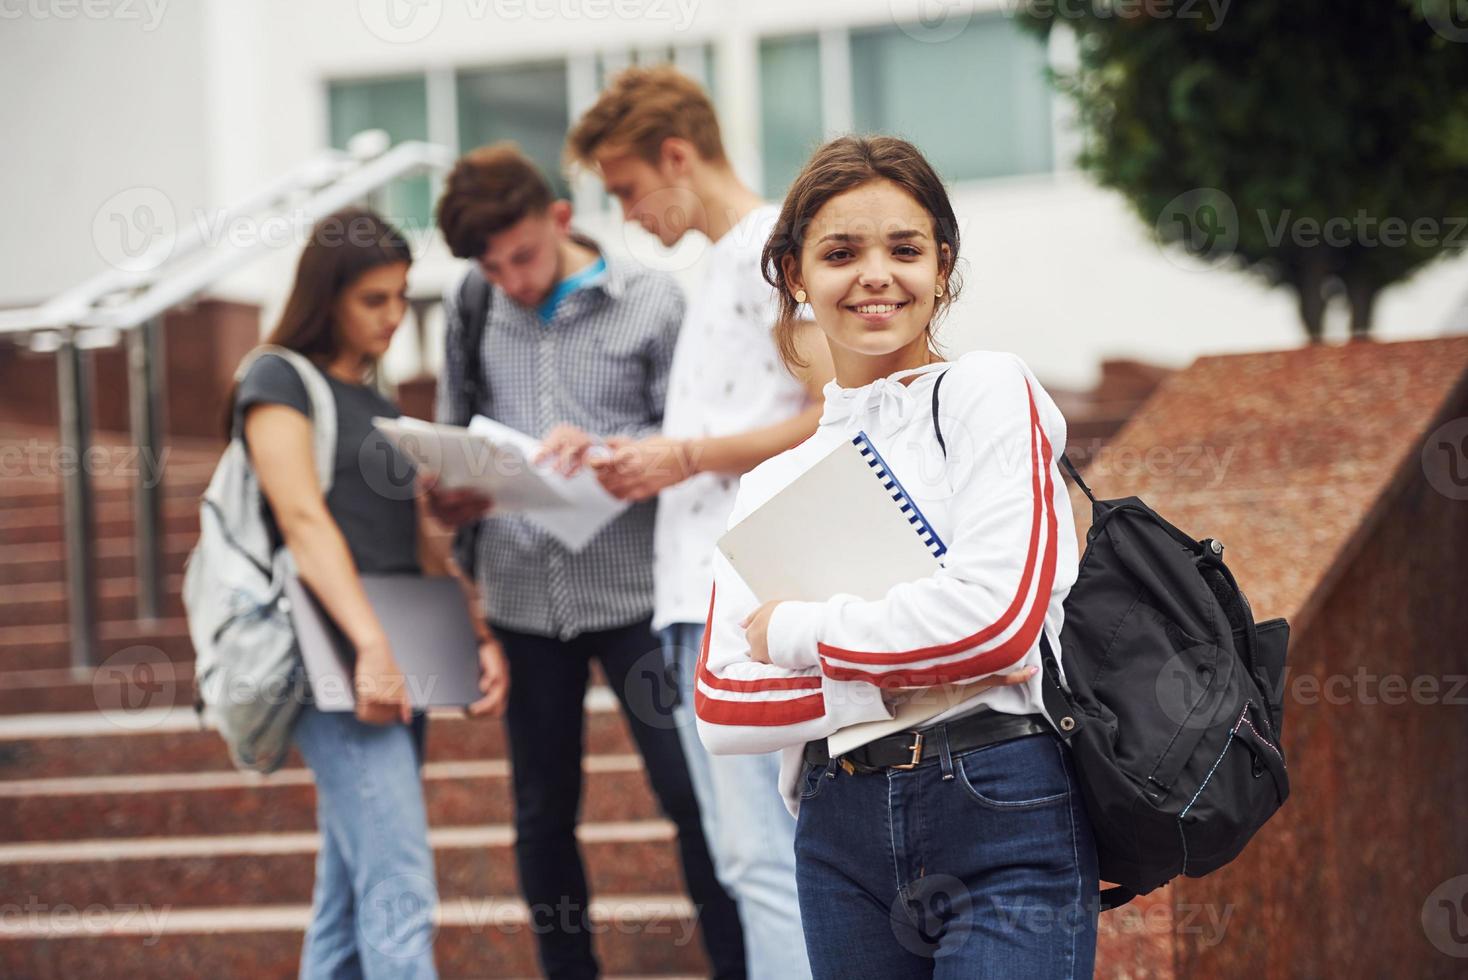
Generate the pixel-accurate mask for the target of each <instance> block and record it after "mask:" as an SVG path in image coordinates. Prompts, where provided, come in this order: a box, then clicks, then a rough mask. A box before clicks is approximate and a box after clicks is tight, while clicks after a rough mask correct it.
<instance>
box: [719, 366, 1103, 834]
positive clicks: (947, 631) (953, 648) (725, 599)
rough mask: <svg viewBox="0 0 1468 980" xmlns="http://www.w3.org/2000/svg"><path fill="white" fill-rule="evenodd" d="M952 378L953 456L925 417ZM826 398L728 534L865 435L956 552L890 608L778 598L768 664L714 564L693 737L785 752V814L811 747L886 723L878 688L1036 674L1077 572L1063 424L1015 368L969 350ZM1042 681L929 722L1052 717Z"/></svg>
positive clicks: (747, 480) (739, 590)
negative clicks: (807, 434) (936, 389)
mask: <svg viewBox="0 0 1468 980" xmlns="http://www.w3.org/2000/svg"><path fill="white" fill-rule="evenodd" d="M945 371H946V372H947V377H946V378H945V379H944V381H943V384H942V388H941V389H940V409H939V411H940V417H941V421H942V430H943V437H944V440H945V442H946V443H947V448H948V454H947V458H946V459H945V458H944V455H943V451H942V449H941V448H940V447H939V445H938V440H937V436H936V434H935V433H934V430H933V417H932V392H933V384H934V382H935V381H936V380H937V378H938V376H939V374H941V373H942V372H945ZM906 379H910V380H907V381H906V383H904V381H905V380H906ZM825 396H826V403H825V411H824V413H823V414H822V416H821V423H820V426H819V428H818V429H817V430H816V432H815V434H814V435H813V436H811V438H810V439H808V440H806V441H805V442H803V443H801V444H800V445H799V446H796V447H795V448H794V449H791V450H789V451H787V452H784V453H781V454H780V455H778V456H775V457H773V458H771V459H769V460H767V461H766V462H764V463H763V464H761V465H760V466H758V467H756V468H755V469H753V470H751V471H750V472H749V473H747V474H746V475H745V476H744V478H743V479H742V480H741V481H740V485H739V495H738V498H737V500H736V503H735V505H734V511H733V513H732V514H731V515H730V518H729V526H730V527H733V526H734V525H735V524H737V523H738V522H739V521H740V520H742V519H743V518H744V516H745V515H747V514H749V513H751V512H752V511H753V510H755V509H756V508H758V507H759V506H760V505H761V504H762V503H764V502H765V501H766V500H768V499H770V498H771V497H773V496H774V495H775V494H776V493H778V492H779V491H780V490H781V489H782V488H784V487H785V486H786V485H788V484H789V483H790V482H791V481H792V480H794V479H795V478H796V477H797V476H799V475H800V474H801V473H803V472H805V470H806V469H807V468H808V467H810V466H812V465H814V464H815V463H816V462H817V461H819V460H820V459H822V458H824V457H825V455H826V454H827V453H829V452H830V451H831V450H832V449H833V448H834V447H835V446H836V445H837V444H838V443H840V442H842V441H849V440H850V439H851V438H852V437H853V436H855V435H856V434H857V433H858V432H865V433H866V434H867V436H868V437H869V438H870V439H871V441H872V443H873V445H874V446H875V447H876V449H877V451H878V452H879V453H880V454H881V455H882V457H883V458H884V459H885V460H886V462H887V463H888V465H889V466H890V468H891V470H892V472H893V473H894V474H895V475H896V476H897V478H898V480H899V481H900V482H901V484H902V486H903V488H904V489H905V490H906V491H907V493H908V496H909V497H910V498H911V499H912V500H914V501H915V502H916V504H917V506H918V508H919V510H920V511H922V513H923V515H924V516H925V517H926V518H927V520H928V523H929V525H930V526H931V527H932V528H933V529H934V530H935V531H936V532H937V533H938V536H939V537H940V538H941V539H942V541H943V543H944V544H945V545H946V546H947V548H948V551H947V554H946V555H944V557H943V567H942V568H941V569H939V570H938V571H937V572H936V573H935V574H934V575H932V576H930V577H928V578H926V579H922V580H920V581H917V582H910V583H907V584H904V585H899V586H897V587H896V588H894V589H892V590H891V591H890V592H889V593H888V594H887V596H886V597H885V598H883V599H879V600H876V601H863V600H861V599H858V598H857V597H855V596H849V595H844V596H843V595H838V596H833V597H832V598H830V599H828V600H827V601H825V602H784V603H781V604H780V605H779V606H777V607H776V609H775V613H774V615H773V616H772V617H771V619H770V625H769V650H770V659H771V661H772V662H771V663H769V664H763V663H757V662H755V661H752V660H750V659H749V656H748V654H749V644H748V643H747V642H746V640H745V635H744V630H743V628H741V627H740V625H739V624H740V622H741V621H742V620H743V619H744V617H745V616H747V615H748V614H749V613H750V612H752V611H753V610H754V609H755V608H756V607H757V606H758V602H757V601H756V599H755V596H754V594H753V593H752V592H751V591H750V590H749V588H748V587H747V586H746V585H745V584H744V582H743V580H742V579H740V577H739V575H738V574H737V573H736V572H735V571H734V569H733V567H732V566H730V564H729V562H728V560H727V559H725V558H724V557H723V555H722V554H717V555H715V557H714V587H713V594H712V595H711V596H710V600H709V615H708V628H707V630H706V631H705V634H704V645H703V650H702V652H701V653H700V656H699V659H698V678H697V682H696V690H695V695H694V704H695V709H696V713H697V716H698V732H699V736H700V737H701V738H702V739H703V742H704V744H705V745H706V746H707V747H708V749H709V751H710V752H713V753H715V754H737V753H754V752H769V751H773V750H775V749H784V753H783V755H782V765H781V767H780V792H781V795H782V796H783V797H784V799H785V802H786V805H787V806H788V807H789V809H790V812H791V813H795V812H796V811H797V810H798V808H799V805H800V802H799V793H798V790H797V787H796V782H797V778H798V776H799V773H800V768H801V753H802V749H803V747H804V745H805V743H806V742H807V741H810V740H811V739H819V738H825V737H826V736H828V735H830V734H831V733H832V732H834V731H836V730H837V729H840V728H844V727H846V726H847V725H851V724H855V723H857V722H862V721H872V720H875V719H878V718H888V717H891V710H892V709H891V708H890V706H889V705H888V703H887V701H886V700H884V698H883V696H882V693H881V692H882V691H883V690H888V691H889V692H892V693H891V694H889V695H888V699H890V698H891V697H892V696H894V695H897V696H900V695H901V693H902V692H903V691H904V690H911V689H916V688H923V687H929V686H932V685H934V684H938V683H949V684H955V683H956V684H964V683H968V682H972V681H976V680H979V679H981V678H983V677H985V676H987V675H990V674H993V673H995V672H1008V671H1011V670H1018V669H1020V668H1022V667H1027V666H1029V665H1031V664H1035V665H1038V664H1039V662H1040V654H1039V640H1040V630H1041V629H1044V630H1046V631H1047V633H1048V635H1049V637H1050V643H1051V647H1052V648H1053V649H1054V650H1055V651H1056V652H1057V656H1058V655H1059V649H1060V645H1059V642H1058V640H1059V636H1060V629H1061V625H1062V620H1063V612H1062V608H1061V604H1062V603H1063V602H1064V600H1065V597H1066V594H1067V593H1068V592H1069V591H1070V588H1071V585H1072V584H1073V583H1074V582H1075V578H1076V537H1075V526H1074V522H1073V518H1072V516H1071V508H1070V498H1069V496H1068V495H1067V493H1066V490H1065V486H1064V484H1063V483H1062V481H1061V477H1060V470H1059V466H1058V463H1057V460H1058V459H1059V457H1060V454H1061V453H1062V452H1063V451H1064V449H1065V419H1064V418H1063V417H1062V416H1061V414H1060V411H1059V409H1057V408H1056V407H1055V403H1054V402H1053V401H1051V400H1050V396H1049V395H1047V394H1046V393H1045V391H1044V390H1043V389H1042V388H1041V387H1040V384H1039V382H1037V381H1036V380H1035V377H1034V375H1033V374H1032V373H1031V372H1030V369H1029V368H1028V367H1027V366H1026V365H1025V363H1024V362H1023V361H1022V360H1020V359H1019V358H1018V357H1016V356H1014V355H1012V354H1005V353H995V352H988V351H976V352H973V353H970V354H965V355H964V356H963V357H961V358H959V359H958V360H957V361H954V362H943V363H938V364H930V365H927V366H925V367H922V368H917V369H914V370H912V371H902V372H898V373H896V374H893V375H891V376H890V377H887V378H881V379H878V380H877V381H875V382H873V383H872V384H870V385H867V386H865V387H863V388H841V387H839V386H837V385H836V383H835V382H832V383H831V384H829V385H827V386H826V389H825ZM852 533H853V534H860V533H861V530H860V528H853V529H852ZM1062 673H1063V669H1062ZM878 685H880V687H879V686H878ZM1040 685H1041V679H1040V675H1039V674H1036V676H1035V677H1033V678H1031V679H1030V680H1029V681H1028V682H1026V683H1024V684H1018V685H1013V686H1005V687H997V688H990V689H987V690H983V691H979V692H978V693H976V694H975V695H974V696H973V697H971V698H968V699H966V700H964V701H962V702H961V703H959V704H957V705H956V706H955V707H953V708H951V709H949V710H948V711H946V712H944V713H943V714H942V715H939V716H938V717H936V718H934V719H933V721H935V722H936V721H940V720H951V719H953V718H956V717H958V716H960V715H963V714H965V713H968V712H970V711H972V710H973V709H975V708H976V707H978V706H980V705H984V706H987V707H989V708H991V709H993V710H995V711H1003V712H1009V713H1014V714H1027V713H1030V712H1041V713H1043V706H1042V703H1041V697H1040Z"/></svg>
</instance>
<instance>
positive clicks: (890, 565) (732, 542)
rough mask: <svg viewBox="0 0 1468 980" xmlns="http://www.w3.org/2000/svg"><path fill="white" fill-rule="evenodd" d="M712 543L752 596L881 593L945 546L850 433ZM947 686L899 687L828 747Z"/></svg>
mask: <svg viewBox="0 0 1468 980" xmlns="http://www.w3.org/2000/svg"><path fill="white" fill-rule="evenodd" d="M719 550H720V551H721V552H722V553H723V554H724V557H726V558H728V559H729V563H730V564H731V565H733V566H734V570H735V571H736V572H738V573H739V576H740V578H742V579H744V582H745V584H746V585H748V586H749V588H750V590H751V591H752V592H754V594H755V596H756V597H757V598H758V599H759V601H760V602H769V601H771V600H773V599H794V600H802V601H811V602H824V601H825V600H827V599H829V598H831V597H832V596H834V595H854V596H856V597H858V598H860V599H866V600H873V599H881V598H883V597H884V596H885V595H886V594H887V593H888V592H889V591H891V589H892V587H893V586H895V585H901V584H902V583H904V582H914V581H917V580H918V579H923V578H927V577H928V576H930V575H932V574H933V573H934V572H935V571H937V570H938V568H939V567H940V566H941V565H942V558H943V555H944V554H946V553H947V550H948V549H947V546H946V545H944V543H943V541H942V539H941V538H939V536H938V534H937V532H936V531H934V530H933V528H932V525H930V524H929V523H928V520H927V518H926V517H925V516H924V515H923V512H922V511H921V509H919V507H918V505H917V503H916V501H914V500H913V499H912V497H911V496H909V494H908V492H907V490H906V489H905V488H904V487H903V486H902V482H901V481H900V480H899V479H898V478H897V475H896V474H895V473H894V472H893V471H892V468H891V467H890V466H888V465H887V461H886V460H884V459H883V458H882V455H881V453H879V452H878V451H877V448H876V447H875V446H873V445H872V441H871V439H870V438H868V437H867V435H866V433H864V432H861V433H857V435H856V436H855V437H853V438H852V439H851V440H850V441H849V442H844V443H842V444H841V445H839V446H837V447H836V448H835V449H833V450H832V451H831V452H830V453H829V454H827V455H826V456H825V457H824V458H823V459H822V460H821V461H820V462H818V463H816V464H815V465H814V466H812V467H811V468H810V469H809V470H807V471H806V472H804V473H803V474H801V475H800V476H799V477H797V478H796V479H795V480H794V481H793V482H792V483H791V484H790V485H789V486H787V487H785V488H784V489H783V490H781V491H780V492H779V493H777V494H775V496H774V497H772V498H770V499H769V500H767V501H766V502H765V503H764V504H762V505H761V506H760V507H759V508H758V509H756V510H755V511H754V512H753V513H751V514H750V515H749V516H748V517H746V518H744V520H742V521H740V522H739V523H738V524H736V525H735V526H734V527H732V528H730V529H729V531H728V533H727V534H725V535H724V536H723V537H722V538H720V539H719ZM970 693H971V692H967V693H966V692H964V690H963V688H962V687H960V686H957V685H953V686H946V687H937V688H929V689H927V690H924V691H918V692H913V693H912V694H904V697H903V700H902V701H901V702H899V703H896V704H894V706H893V707H894V717H893V718H892V719H890V720H886V721H875V722H866V723H864V724H860V725H853V726H851V727H849V728H845V729H842V730H841V731H839V732H837V733H836V734H835V735H832V736H831V738H830V740H829V748H830V751H831V753H832V754H833V755H839V754H840V753H842V752H847V751H850V750H851V749H853V748H855V747H857V746H858V745H864V744H866V743H867V742H869V741H871V740H872V739H874V738H878V737H880V736H882V735H885V734H888V733H889V732H894V731H905V730H907V729H909V728H913V727H915V726H916V725H917V724H918V723H920V722H921V721H923V720H925V719H927V718H932V717H933V716H935V715H937V714H939V713H941V712H943V711H946V710H948V708H949V707H951V706H952V705H954V704H957V703H958V702H960V701H963V700H966V699H967V698H968V697H969V694H970Z"/></svg>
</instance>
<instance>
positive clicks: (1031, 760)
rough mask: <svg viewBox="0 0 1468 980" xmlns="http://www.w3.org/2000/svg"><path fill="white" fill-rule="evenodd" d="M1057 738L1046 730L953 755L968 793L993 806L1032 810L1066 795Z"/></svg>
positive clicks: (1066, 778)
mask: <svg viewBox="0 0 1468 980" xmlns="http://www.w3.org/2000/svg"><path fill="white" fill-rule="evenodd" d="M1063 751H1065V750H1064V747H1063V746H1062V745H1061V744H1060V741H1059V740H1058V739H1057V738H1056V737H1055V736H1054V735H1051V734H1049V733H1048V732H1044V733H1039V734H1035V735H1025V736H1022V737H1020V738H1013V739H1009V740H1008V741H1005V742H999V743H997V744H995V745H985V746H982V747H980V748H977V749H971V750H970V751H968V752H965V753H963V754H961V755H956V756H954V757H953V763H954V768H955V769H956V770H958V780H959V783H960V784H961V785H962V786H963V789H964V791H965V792H966V793H968V795H969V796H971V797H972V798H973V799H974V800H975V801H977V802H978V803H980V804H981V805H983V806H986V807H989V808H991V809H995V810H1033V809H1036V808H1038V807H1042V806H1054V805H1055V804H1057V803H1061V802H1063V801H1064V800H1066V799H1068V798H1069V797H1070V774H1069V773H1068V772H1067V771H1066V768H1065V761H1064V759H1062V758H1061V755H1060V753H1061V752H1063Z"/></svg>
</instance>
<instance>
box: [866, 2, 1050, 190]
mask: <svg viewBox="0 0 1468 980" xmlns="http://www.w3.org/2000/svg"><path fill="white" fill-rule="evenodd" d="M914 33H918V32H914ZM1046 63H1047V61H1046V54H1045V45H1044V42H1043V41H1041V40H1040V39H1039V38H1037V37H1035V36H1033V35H1032V34H1029V33H1027V32H1025V31H1024V30H1022V29H1021V28H1020V27H1019V26H1017V25H1016V24H1015V23H1014V21H1013V19H1012V18H1009V17H983V18H975V19H974V20H973V21H971V22H970V23H969V25H968V26H967V27H966V28H965V29H964V30H963V32H962V33H961V34H959V35H958V36H957V37H954V38H952V39H950V40H946V41H941V42H936V43H934V42H929V41H920V40H918V39H917V38H915V37H912V36H910V35H909V34H907V33H905V32H904V31H903V30H902V29H901V28H899V27H883V28H880V29H875V30H863V31H853V32H852V35H851V86H852V115H853V119H854V121H855V123H856V128H857V130H858V131H859V132H867V133H885V134H890V135H894V136H902V137H904V138H906V139H909V140H911V141H912V142H913V143H915V144H916V145H917V146H918V148H919V149H921V150H922V151H923V154H924V155H925V156H926V157H927V158H928V160H929V161H931V162H932V164H933V166H934V167H936V168H937V170H938V172H939V173H940V174H942V175H943V177H944V179H945V180H950V181H953V180H970V179H974V178H980V177H1000V176H1005V175H1009V174H1026V173H1038V172H1043V171H1048V170H1050V169H1051V146H1050V97H1051V96H1050V87H1049V84H1048V83H1047V81H1046V79H1045V74H1044V72H1045V67H1046Z"/></svg>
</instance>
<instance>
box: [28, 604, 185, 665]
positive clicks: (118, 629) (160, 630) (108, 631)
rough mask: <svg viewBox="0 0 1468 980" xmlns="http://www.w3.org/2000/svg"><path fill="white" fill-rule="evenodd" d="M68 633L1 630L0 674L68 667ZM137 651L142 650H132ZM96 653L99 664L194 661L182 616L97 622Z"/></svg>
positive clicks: (57, 628) (59, 627)
mask: <svg viewBox="0 0 1468 980" xmlns="http://www.w3.org/2000/svg"><path fill="white" fill-rule="evenodd" d="M67 632H68V631H67V628H66V626H65V625H64V624H61V623H50V624H46V625H31V626H10V625H5V626H0V671H10V670H48V669H50V670H56V669H62V668H67V667H70V666H71V645H70V642H69V641H68V639H67ZM139 647H141V648H143V649H142V650H138V649H135V648H139ZM97 652H98V655H99V656H98V659H99V662H100V663H102V664H106V663H107V662H108V660H109V659H110V658H112V657H117V656H119V655H121V656H122V657H123V659H132V658H136V657H145V658H162V659H163V660H169V661H172V662H173V663H192V662H193V660H194V647H193V644H192V643H190V642H189V631H188V624H187V623H185V621H184V619H183V617H181V616H179V617H174V618H171V619H160V620H158V621H157V622H152V623H149V622H141V621H137V620H131V619H119V620H104V621H102V622H99V623H98V624H97Z"/></svg>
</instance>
